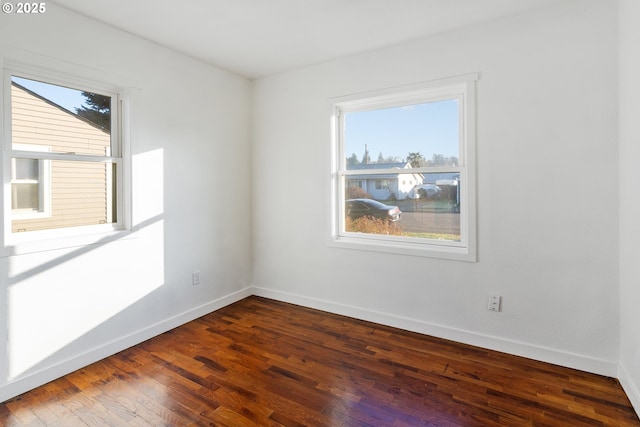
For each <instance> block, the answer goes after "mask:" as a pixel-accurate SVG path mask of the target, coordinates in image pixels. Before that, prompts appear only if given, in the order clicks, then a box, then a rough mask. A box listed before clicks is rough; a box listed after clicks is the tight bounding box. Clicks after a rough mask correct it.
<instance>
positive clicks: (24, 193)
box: [10, 143, 51, 219]
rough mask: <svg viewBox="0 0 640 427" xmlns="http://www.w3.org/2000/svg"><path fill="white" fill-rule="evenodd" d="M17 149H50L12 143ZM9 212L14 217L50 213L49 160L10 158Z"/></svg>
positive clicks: (47, 214) (30, 216)
mask: <svg viewBox="0 0 640 427" xmlns="http://www.w3.org/2000/svg"><path fill="white" fill-rule="evenodd" d="M14 146H15V147H16V149H18V150H28V149H31V150H33V151H42V152H47V151H50V148H49V147H45V146H38V145H31V146H28V145H22V144H17V143H16V144H14ZM10 170H11V214H12V216H13V217H14V218H20V219H31V218H44V217H47V216H49V215H50V206H51V198H50V191H49V190H50V187H49V182H50V181H49V161H47V160H42V159H20V158H11V169H10Z"/></svg>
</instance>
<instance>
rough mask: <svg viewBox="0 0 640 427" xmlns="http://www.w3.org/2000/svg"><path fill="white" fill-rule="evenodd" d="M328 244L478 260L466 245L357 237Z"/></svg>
mask: <svg viewBox="0 0 640 427" xmlns="http://www.w3.org/2000/svg"><path fill="white" fill-rule="evenodd" d="M328 244H329V246H331V247H334V248H341V249H352V250H361V251H370V252H383V253H389V254H396V255H409V256H419V257H426V258H437V259H447V260H454V261H466V262H477V256H476V253H475V251H470V250H469V248H466V247H450V246H449V247H448V246H440V245H430V244H426V243H403V242H388V241H384V242H382V241H376V240H373V239H358V238H355V237H338V238H333V239H331V240H330V241H329V243H328Z"/></svg>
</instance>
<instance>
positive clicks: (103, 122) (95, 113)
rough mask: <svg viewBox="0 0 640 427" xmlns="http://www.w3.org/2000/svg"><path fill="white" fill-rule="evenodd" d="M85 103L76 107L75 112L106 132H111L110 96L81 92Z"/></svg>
mask: <svg viewBox="0 0 640 427" xmlns="http://www.w3.org/2000/svg"><path fill="white" fill-rule="evenodd" d="M82 96H84V97H85V98H86V100H85V105H86V106H85V105H83V106H81V107H80V108H76V114H78V115H79V116H80V117H82V118H84V119H86V120H88V121H89V122H91V123H93V124H94V125H96V126H98V127H99V128H100V129H102V130H104V131H105V132H107V133H111V97H108V96H105V95H99V94H97V93H92V92H82Z"/></svg>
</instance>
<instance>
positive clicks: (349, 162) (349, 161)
mask: <svg viewBox="0 0 640 427" xmlns="http://www.w3.org/2000/svg"><path fill="white" fill-rule="evenodd" d="M358 163H360V160H358V156H357V155H356V153H353V154H352V155H351V157H347V165H349V166H352V165H357V164H358Z"/></svg>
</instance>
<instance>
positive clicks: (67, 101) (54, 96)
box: [11, 76, 85, 113]
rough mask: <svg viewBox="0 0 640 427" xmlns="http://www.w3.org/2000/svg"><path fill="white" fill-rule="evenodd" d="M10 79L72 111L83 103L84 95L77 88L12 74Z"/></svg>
mask: <svg viewBox="0 0 640 427" xmlns="http://www.w3.org/2000/svg"><path fill="white" fill-rule="evenodd" d="M11 80H13V81H14V82H16V83H18V84H19V85H21V86H24V87H26V88H27V89H29V90H30V91H32V92H35V93H37V94H38V95H40V96H42V97H43V98H46V99H48V100H49V101H51V102H54V103H56V104H58V105H60V106H61V107H64V108H66V109H67V110H69V111H71V112H73V113H75V112H76V108H78V107H80V106H81V105H84V101H85V97H84V96H82V92H81V91H79V90H76V89H69V88H66V87H62V86H57V85H52V84H48V83H42V82H38V81H35V80H29V79H23V78H21V77H16V76H12V77H11Z"/></svg>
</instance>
